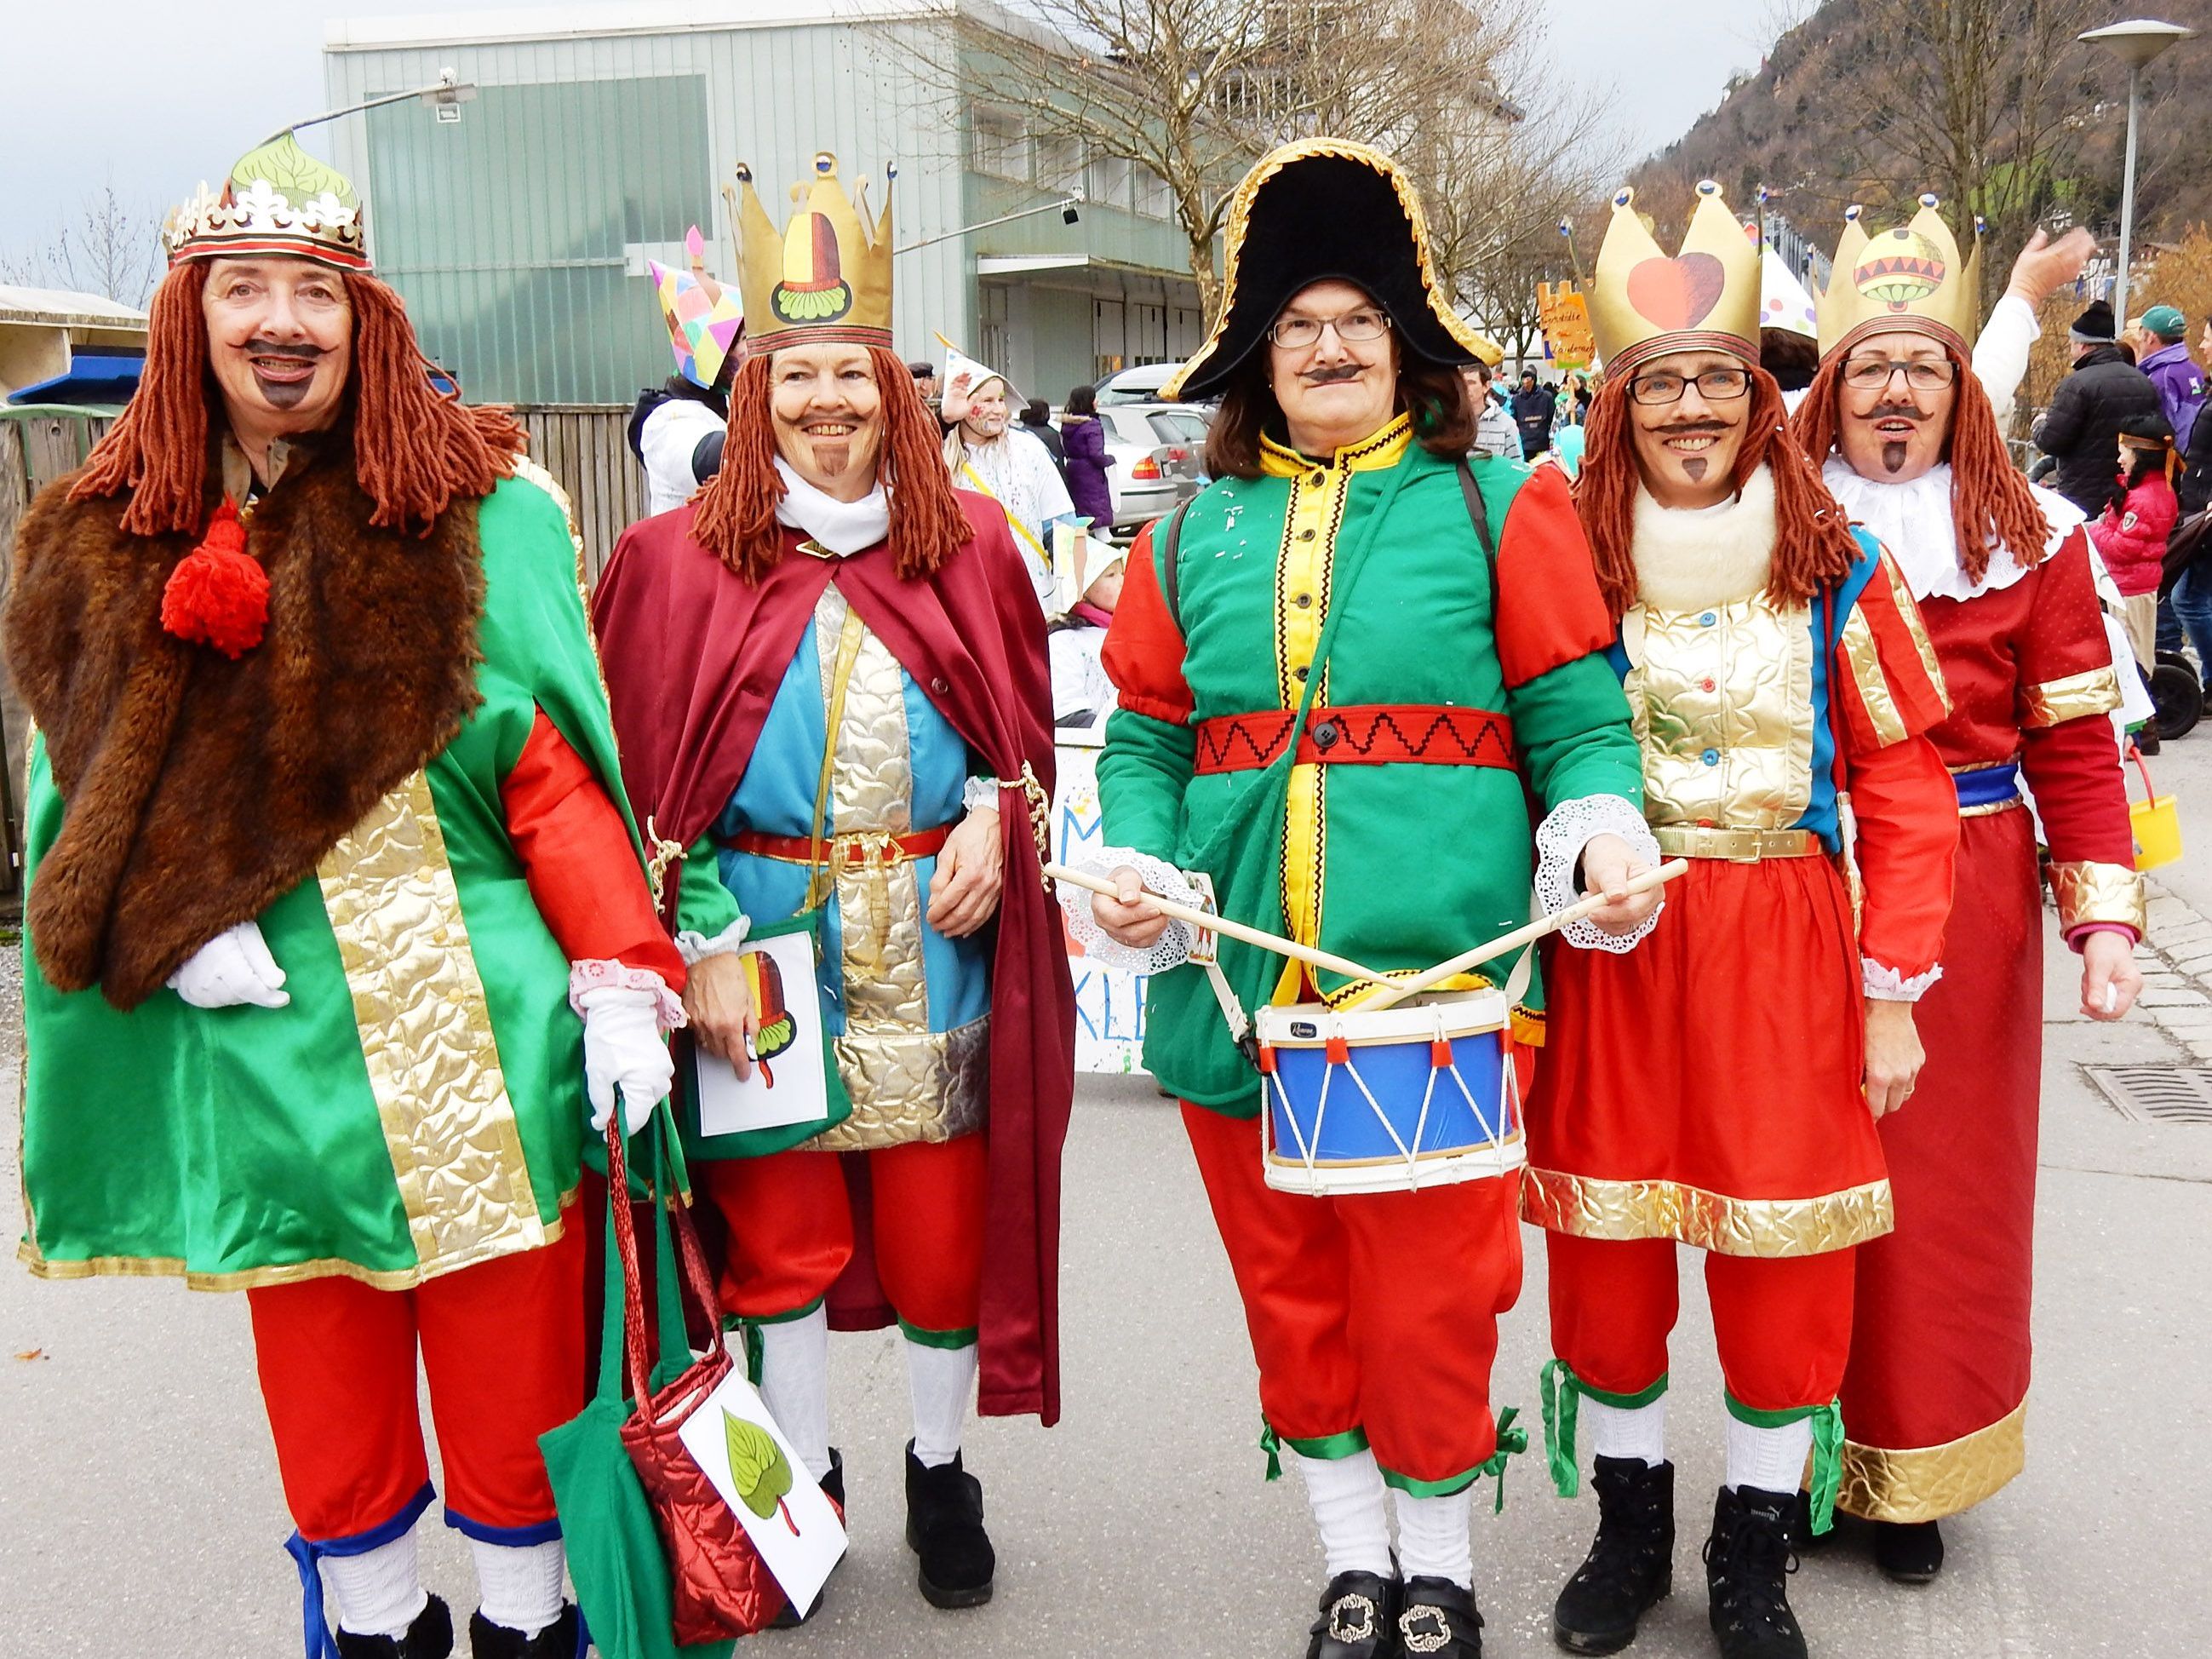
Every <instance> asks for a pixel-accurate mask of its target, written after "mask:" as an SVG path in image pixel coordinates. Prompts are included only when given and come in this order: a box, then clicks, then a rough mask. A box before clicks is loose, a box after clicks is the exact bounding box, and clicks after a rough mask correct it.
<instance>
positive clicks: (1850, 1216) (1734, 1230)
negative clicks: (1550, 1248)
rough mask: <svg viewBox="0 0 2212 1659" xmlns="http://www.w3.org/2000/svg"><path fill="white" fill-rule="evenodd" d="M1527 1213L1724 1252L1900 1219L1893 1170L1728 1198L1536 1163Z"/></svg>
mask: <svg viewBox="0 0 2212 1659" xmlns="http://www.w3.org/2000/svg"><path fill="white" fill-rule="evenodd" d="M1521 1218H1522V1220H1524V1221H1528V1222H1532V1223H1534V1225H1537V1226H1539V1227H1544V1228H1548V1229H1549V1230H1550V1231H1553V1232H1555V1233H1571V1234H1573V1235H1574V1236H1575V1237H1577V1238H1615V1239H1628V1238H1672V1239H1675V1240H1678V1241H1680V1243H1684V1244H1694V1245H1696V1246H1697V1247H1698V1248H1699V1249H1704V1250H1714V1251H1717V1252H1718V1253H1719V1254H1721V1255H1755V1256H1788V1255H1823V1254H1825V1253H1826V1252H1827V1251H1829V1250H1841V1249H1849V1248H1850V1246H1852V1245H1854V1244H1863V1243H1866V1242H1867V1241H1868V1240H1869V1239H1870V1238H1880V1237H1881V1236H1882V1235H1883V1234H1884V1233H1886V1232H1888V1231H1890V1230H1891V1228H1892V1226H1893V1225H1894V1221H1893V1212H1892V1209H1891V1204H1890V1195H1889V1182H1888V1180H1887V1178H1884V1179H1882V1180H1881V1181H1870V1182H1867V1184H1866V1185H1865V1186H1863V1187H1846V1188H1844V1189H1843V1190H1842V1191H1841V1192H1835V1193H1823V1194H1820V1196H1818V1197H1815V1198H1765V1199H1751V1198H1729V1197H1726V1196H1724V1195H1723V1194H1719V1193H1709V1192H1707V1191H1705V1189H1704V1188H1700V1187H1691V1186H1686V1185H1684V1184H1682V1183H1681V1182H1674V1181H1601V1180H1600V1179H1598V1178H1597V1177H1595V1176H1577V1175H1565V1174H1562V1173H1561V1172H1560V1171H1559V1170H1539V1169H1535V1168H1534V1167H1532V1168H1531V1169H1530V1170H1529V1171H1528V1179H1527V1181H1526V1182H1523V1183H1522V1188H1521Z"/></svg>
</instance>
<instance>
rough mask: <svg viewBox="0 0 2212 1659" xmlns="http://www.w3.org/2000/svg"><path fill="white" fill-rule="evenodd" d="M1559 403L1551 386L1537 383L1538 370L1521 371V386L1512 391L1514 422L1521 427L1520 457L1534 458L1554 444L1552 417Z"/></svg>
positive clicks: (1527, 369) (1526, 459) (1527, 459)
mask: <svg viewBox="0 0 2212 1659" xmlns="http://www.w3.org/2000/svg"><path fill="white" fill-rule="evenodd" d="M1558 410H1559V404H1558V400H1557V398H1555V397H1554V395H1553V392H1552V391H1551V389H1550V388H1549V387H1547V386H1539V385H1537V383H1536V371H1535V370H1534V369H1533V368H1524V369H1522V371H1521V389H1520V390H1519V391H1518V392H1515V393H1514V394H1513V423H1514V424H1515V425H1516V426H1517V427H1519V428H1521V459H1522V460H1524V461H1533V460H1534V459H1536V457H1538V456H1539V455H1541V454H1542V453H1544V452H1545V451H1546V450H1547V449H1549V448H1550V447H1552V417H1553V415H1554V414H1556V413H1557V412H1558Z"/></svg>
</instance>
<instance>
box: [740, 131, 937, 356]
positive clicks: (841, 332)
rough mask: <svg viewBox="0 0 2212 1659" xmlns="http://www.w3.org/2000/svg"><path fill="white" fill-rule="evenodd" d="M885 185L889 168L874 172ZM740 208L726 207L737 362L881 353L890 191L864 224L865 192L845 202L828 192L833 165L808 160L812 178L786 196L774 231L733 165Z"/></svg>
mask: <svg viewBox="0 0 2212 1659" xmlns="http://www.w3.org/2000/svg"><path fill="white" fill-rule="evenodd" d="M884 172H885V177H886V179H887V180H890V179H896V178H897V177H898V168H897V167H888V168H886V169H885V170H884ZM738 193H739V197H740V198H741V199H740V200H737V201H732V203H731V204H730V205H731V216H732V218H733V219H734V220H735V221H736V222H737V228H738V285H739V288H740V289H741V291H742V292H743V293H744V301H745V355H746V356H762V355H763V354H765V353H768V352H770V351H774V350H775V349H777V348H779V347H781V346H788V345H797V344H800V343H805V342H809V341H822V340H828V341H849V342H851V343H854V344H855V345H871V346H882V347H884V349H886V350H888V349H890V343H891V204H890V184H889V183H888V182H886V184H885V185H884V211H883V216H882V217H881V218H880V219H878V221H877V222H876V223H875V225H874V226H873V227H872V228H870V227H869V226H868V225H867V224H866V216H867V211H868V183H867V180H866V179H862V180H861V181H860V184H859V185H857V186H856V187H855V188H854V191H853V195H852V197H851V198H850V199H849V200H848V198H847V197H846V195H845V187H844V186H843V185H841V184H839V183H838V182H837V158H836V156H834V155H830V154H829V151H827V150H823V151H821V152H820V153H818V154H817V155H816V156H815V158H814V177H813V179H812V180H811V182H809V183H806V184H800V185H793V186H792V187H791V199H792V200H793V202H796V203H798V204H799V211H798V212H797V213H795V214H793V216H792V218H791V222H790V223H789V224H788V225H787V226H786V227H785V228H783V229H781V230H780V231H779V230H778V229H777V228H775V221H774V220H772V219H770V218H769V216H768V210H766V209H765V208H763V206H762V205H761V201H760V197H758V196H757V194H755V193H754V191H753V173H752V169H751V168H750V167H748V166H746V165H745V164H744V162H743V161H740V162H738Z"/></svg>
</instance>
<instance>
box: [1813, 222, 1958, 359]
mask: <svg viewBox="0 0 2212 1659" xmlns="http://www.w3.org/2000/svg"><path fill="white" fill-rule="evenodd" d="M1859 213H1860V210H1859V209H1858V208H1857V206H1856V205H1854V206H1852V207H1850V209H1848V210H1845V212H1844V221H1845V223H1844V239H1843V240H1842V241H1840V242H1838V243H1837V244H1836V265H1835V269H1834V270H1832V271H1831V272H1830V273H1829V274H1828V286H1827V287H1826V288H1825V289H1822V290H1821V292H1820V299H1819V301H1818V310H1819V313H1820V355H1821V356H1824V357H1825V356H1827V355H1828V353H1830V352H1832V351H1835V350H1838V349H1848V348H1849V347H1850V345H1852V344H1853V343H1856V342H1857V341H1858V340H1860V339H1863V338H1864V337H1866V336H1867V335H1869V334H1879V333H1881V332H1882V331H1885V330H1887V329H1898V328H1915V329H1921V330H1924V331H1927V332H1929V333H1930V334H1933V335H1935V336H1936V338H1938V339H1940V340H1942V341H1943V342H1944V343H1946V344H1947V345H1949V346H1950V347H1951V348H1952V349H1954V350H1956V351H1958V352H1960V354H1961V355H1965V354H1967V353H1970V352H1972V349H1973V347H1972V340H1973V337H1974V325H1975V322H1976V321H1977V316H1976V313H1978V311H1979V309H1980V307H1979V306H1978V304H1977V303H1976V297H1977V295H1978V292H1979V290H1980V273H1981V264H1982V238H1981V228H1982V227H1981V219H1980V216H1976V217H1975V220H1974V251H1973V252H1972V254H1970V255H1968V256H1967V258H1965V259H1963V260H1961V259H1960V258H1959V244H1958V243H1957V242H1956V241H1954V240H1953V239H1952V236H1951V228H1950V227H1949V226H1948V225H1947V224H1945V223H1944V222H1943V216H1942V214H1940V213H1938V212H1936V197H1933V196H1923V197H1921V198H1920V211H1919V212H1917V213H1916V214H1914V215H1913V216H1912V222H1911V224H1909V225H1899V226H1897V227H1895V228H1893V229H1889V230H1885V231H1883V232H1881V234H1878V235H1875V236H1869V235H1868V234H1867V233H1866V227H1865V226H1864V225H1863V224H1862V223H1861V222H1860V220H1859Z"/></svg>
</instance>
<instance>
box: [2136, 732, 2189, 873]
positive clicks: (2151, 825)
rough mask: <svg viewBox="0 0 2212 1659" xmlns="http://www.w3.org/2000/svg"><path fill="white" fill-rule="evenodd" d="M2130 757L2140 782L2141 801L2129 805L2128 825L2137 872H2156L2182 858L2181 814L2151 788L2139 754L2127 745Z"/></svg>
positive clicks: (2146, 768) (2172, 804) (2170, 802)
mask: <svg viewBox="0 0 2212 1659" xmlns="http://www.w3.org/2000/svg"><path fill="white" fill-rule="evenodd" d="M2129 755H2130V758H2131V759H2132V760H2134V762H2135V763H2136V771H2138V772H2140V773H2141V774H2142V781H2143V799H2141V800H2136V801H2130V802H2129V803H2128V823H2129V824H2130V827H2132V828H2133V829H2134V830H2135V837H2136V869H2138V870H2155V869H2157V868H2158V866H2160V865H2161V864H2172V863H2173V862H2174V861H2175V860H2178V859H2179V858H2180V856H2181V810H2180V808H2179V807H2178V806H2177V805H2174V799H2173V797H2172V796H2171V795H2161V794H2160V793H2158V791H2157V790H2155V789H2154V788H2153V787H2151V781H2150V769H2149V768H2148V767H2147V766H2145V765H2144V764H2143V757H2142V752H2141V751H2140V750H2136V749H2135V748H2134V747H2133V746H2132V745H2130V750H2129Z"/></svg>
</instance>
